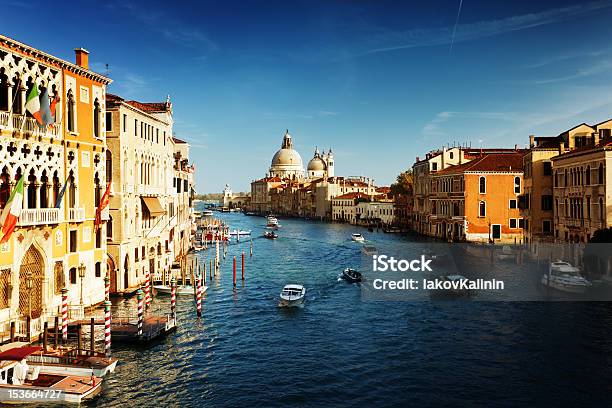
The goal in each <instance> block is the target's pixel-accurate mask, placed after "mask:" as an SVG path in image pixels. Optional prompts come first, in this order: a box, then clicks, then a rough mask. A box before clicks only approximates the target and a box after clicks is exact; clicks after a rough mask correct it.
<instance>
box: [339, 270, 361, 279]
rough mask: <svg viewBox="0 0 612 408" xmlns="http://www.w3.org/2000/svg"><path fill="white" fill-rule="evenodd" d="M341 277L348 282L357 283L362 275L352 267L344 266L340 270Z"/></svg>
mask: <svg viewBox="0 0 612 408" xmlns="http://www.w3.org/2000/svg"><path fill="white" fill-rule="evenodd" d="M342 279H344V280H345V281H347V282H349V283H357V282H361V279H362V275H361V272H357V271H356V270H354V269H351V268H346V269H345V270H343V271H342Z"/></svg>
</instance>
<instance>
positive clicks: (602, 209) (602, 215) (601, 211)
mask: <svg viewBox="0 0 612 408" xmlns="http://www.w3.org/2000/svg"><path fill="white" fill-rule="evenodd" d="M605 210H606V208H605V207H604V203H603V198H601V197H599V221H601V222H604V221H605V218H606V217H605V215H606V211H605Z"/></svg>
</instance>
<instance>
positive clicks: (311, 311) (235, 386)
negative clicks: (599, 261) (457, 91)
mask: <svg viewBox="0 0 612 408" xmlns="http://www.w3.org/2000/svg"><path fill="white" fill-rule="evenodd" d="M216 216H217V217H220V218H223V219H224V220H226V221H227V222H228V223H229V224H230V226H231V228H232V229H234V228H240V229H251V230H252V231H253V249H254V254H253V257H252V258H251V257H249V242H248V241H247V240H244V241H242V242H240V243H232V245H230V246H229V249H228V257H227V258H226V260H225V261H224V262H223V264H222V267H221V269H222V270H221V274H220V276H219V277H217V278H216V279H215V280H214V281H213V282H212V283H211V282H209V281H208V280H207V285H208V286H209V288H208V291H207V293H206V296H205V299H204V302H203V317H202V318H201V319H197V318H196V313H195V306H194V302H193V299H192V298H179V302H178V318H179V324H180V327H179V328H178V331H177V332H176V333H174V334H172V335H170V336H169V337H168V338H166V339H165V340H162V341H160V342H158V343H156V344H152V345H150V346H147V347H139V348H136V349H135V348H129V347H125V348H121V347H119V346H114V347H113V353H114V356H115V357H117V358H119V359H120V364H119V366H118V367H117V370H116V372H115V373H114V374H113V375H111V376H110V377H109V378H108V379H107V380H106V384H105V389H104V391H103V393H102V394H101V395H100V396H99V397H98V398H97V399H96V400H94V401H93V402H91V404H92V405H97V406H128V404H130V405H134V404H137V405H144V404H145V403H146V404H147V405H151V406H154V405H156V406H160V407H161V406H209V407H226V406H227V407H237V406H264V407H269V406H289V405H297V406H313V407H320V406H398V405H404V404H410V405H412V406H447V405H459V406H472V405H478V406H519V405H520V406H532V405H536V404H538V405H544V404H550V405H554V406H585V405H595V404H597V403H601V404H606V405H608V404H609V398H610V395H612V394H611V392H612V385H611V384H612V382H611V381H610V378H612V357H611V356H612V336H611V335H610V334H611V332H612V330H611V328H612V313H611V312H612V310H611V307H610V304H608V303H596V302H582V303H578V302H549V303H539V302H460V301H459V302H455V301H450V302H432V301H416V302H406V301H371V300H365V299H363V297H362V293H361V289H360V287H359V286H358V285H356V284H347V283H345V282H344V281H340V280H339V279H338V276H339V274H340V272H341V271H342V269H343V268H344V267H346V266H355V267H359V265H360V264H361V262H362V255H361V252H360V248H361V247H360V245H359V244H356V243H354V242H352V241H351V240H350V235H351V233H353V232H356V231H357V232H361V233H363V234H364V235H365V236H366V238H367V239H368V241H369V242H370V243H372V244H373V245H376V246H384V245H390V246H402V247H410V246H411V245H415V243H414V241H413V240H412V239H411V238H407V237H402V236H399V235H395V234H384V233H382V232H380V233H376V232H371V233H369V232H368V231H367V230H364V229H356V227H352V226H348V225H340V224H328V223H319V222H306V221H303V220H297V219H295V220H294V219H281V220H280V223H281V224H282V227H281V228H280V230H279V231H278V233H279V235H280V237H279V238H278V239H277V240H275V241H270V240H266V239H263V238H262V237H261V234H262V233H263V230H264V229H263V226H264V223H265V220H264V219H263V218H260V217H247V216H244V215H242V214H238V213H226V214H220V213H216ZM243 251H244V253H245V258H246V280H245V281H244V283H242V282H241V281H240V254H241V253H242V252H243ZM209 252H210V253H207V251H202V252H201V253H200V254H199V255H198V256H200V257H201V260H202V261H204V260H205V259H209V258H208V257H209V256H212V251H210V250H209ZM233 256H237V257H238V286H237V288H236V289H235V290H234V289H233V287H232V259H233ZM291 282H297V283H302V284H304V285H305V286H306V288H307V296H306V297H307V300H306V304H305V306H304V307H303V308H300V309H294V310H286V309H279V308H277V302H278V294H279V292H280V290H281V288H282V287H283V285H285V284H286V283H291ZM115 307H116V308H117V311H118V313H127V310H134V309H135V307H136V304H135V300H134V299H130V300H126V301H122V302H121V303H120V304H117V305H116V306H115ZM153 309H154V310H156V309H157V310H161V311H168V310H169V299H168V298H164V297H157V298H155V299H154V301H153Z"/></svg>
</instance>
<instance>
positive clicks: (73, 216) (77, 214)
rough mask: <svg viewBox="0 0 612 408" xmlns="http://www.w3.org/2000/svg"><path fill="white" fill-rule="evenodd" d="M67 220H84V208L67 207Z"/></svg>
mask: <svg viewBox="0 0 612 408" xmlns="http://www.w3.org/2000/svg"><path fill="white" fill-rule="evenodd" d="M68 221H69V222H83V221H85V208H82V207H78V208H69V209H68Z"/></svg>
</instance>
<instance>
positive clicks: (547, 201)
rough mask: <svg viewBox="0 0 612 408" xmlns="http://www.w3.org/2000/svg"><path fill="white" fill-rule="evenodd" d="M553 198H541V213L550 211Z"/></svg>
mask: <svg viewBox="0 0 612 408" xmlns="http://www.w3.org/2000/svg"><path fill="white" fill-rule="evenodd" d="M552 203H553V197H552V195H543V196H542V211H552Z"/></svg>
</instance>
